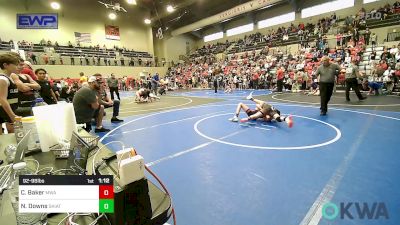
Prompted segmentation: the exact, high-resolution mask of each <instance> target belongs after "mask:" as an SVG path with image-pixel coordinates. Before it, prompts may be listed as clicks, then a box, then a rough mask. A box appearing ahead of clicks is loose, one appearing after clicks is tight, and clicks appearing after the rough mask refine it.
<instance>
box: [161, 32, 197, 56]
mask: <svg viewBox="0 0 400 225" xmlns="http://www.w3.org/2000/svg"><path fill="white" fill-rule="evenodd" d="M196 47H197V43H196V39H195V38H193V37H192V36H191V35H189V34H181V35H178V36H170V35H168V36H164V38H163V39H161V40H160V39H158V38H157V37H155V38H154V54H155V55H156V56H158V58H159V59H161V58H165V59H166V61H167V62H171V61H172V60H173V61H174V62H177V61H178V60H179V56H180V55H187V54H186V53H187V48H189V52H191V51H193V50H195V49H196ZM159 61H160V60H159Z"/></svg>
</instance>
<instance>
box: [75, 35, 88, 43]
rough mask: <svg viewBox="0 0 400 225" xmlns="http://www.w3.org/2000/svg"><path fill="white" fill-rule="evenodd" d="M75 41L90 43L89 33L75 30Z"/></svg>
mask: <svg viewBox="0 0 400 225" xmlns="http://www.w3.org/2000/svg"><path fill="white" fill-rule="evenodd" d="M75 41H76V42H80V43H92V37H91V35H90V33H80V32H75Z"/></svg>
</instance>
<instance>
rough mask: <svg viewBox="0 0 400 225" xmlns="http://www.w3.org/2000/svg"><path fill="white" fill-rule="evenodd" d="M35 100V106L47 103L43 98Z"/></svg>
mask: <svg viewBox="0 0 400 225" xmlns="http://www.w3.org/2000/svg"><path fill="white" fill-rule="evenodd" d="M35 102H36V104H35V106H43V105H47V103H46V102H45V101H44V100H43V98H36V101H35Z"/></svg>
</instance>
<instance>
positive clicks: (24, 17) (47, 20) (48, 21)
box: [17, 14, 58, 29]
mask: <svg viewBox="0 0 400 225" xmlns="http://www.w3.org/2000/svg"><path fill="white" fill-rule="evenodd" d="M17 29H58V14H17Z"/></svg>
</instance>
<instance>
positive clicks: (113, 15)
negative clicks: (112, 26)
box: [108, 12, 117, 20]
mask: <svg viewBox="0 0 400 225" xmlns="http://www.w3.org/2000/svg"><path fill="white" fill-rule="evenodd" d="M108 18H110V19H111V20H115V19H116V18H117V14H115V13H113V12H111V13H110V14H108Z"/></svg>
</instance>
